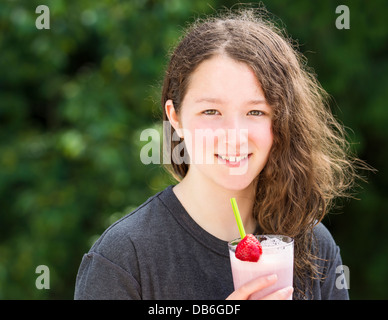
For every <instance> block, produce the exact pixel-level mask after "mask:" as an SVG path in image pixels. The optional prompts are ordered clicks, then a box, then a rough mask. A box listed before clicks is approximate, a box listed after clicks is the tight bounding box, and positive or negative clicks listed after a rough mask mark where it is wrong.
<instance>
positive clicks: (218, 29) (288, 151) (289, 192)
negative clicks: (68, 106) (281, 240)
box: [161, 8, 362, 298]
mask: <svg viewBox="0 0 388 320" xmlns="http://www.w3.org/2000/svg"><path fill="white" fill-rule="evenodd" d="M272 20H273V19H271V18H269V14H268V12H266V11H265V9H263V8H260V9H259V10H257V9H252V8H248V9H246V8H243V9H241V10H236V11H227V12H223V13H222V14H221V15H216V16H211V17H207V18H206V19H202V20H201V19H198V20H197V21H196V22H194V23H193V24H192V25H191V26H190V27H189V28H188V29H187V31H186V33H185V34H184V35H183V36H182V38H181V39H180V42H179V43H178V45H177V46H176V48H175V50H174V51H173V52H172V54H171V58H170V63H169V65H168V68H167V70H166V75H165V78H164V83H163V90H162V99H161V103H162V107H163V110H164V105H165V103H166V101H167V100H169V99H171V100H173V102H174V107H175V109H176V112H177V113H179V110H180V108H181V103H182V101H183V98H184V96H185V93H186V90H187V87H188V84H189V81H190V75H191V74H192V73H193V71H194V70H195V69H196V68H197V67H198V65H199V64H200V63H201V62H203V61H204V60H206V59H209V58H211V57H213V56H215V55H219V54H223V55H227V56H228V57H230V58H233V59H235V60H236V61H240V62H244V63H246V64H247V65H248V66H250V67H251V68H252V70H253V71H254V73H255V75H256V77H257V79H258V80H259V82H260V84H261V86H262V89H263V92H264V94H265V98H266V100H267V103H268V104H269V105H271V107H272V108H273V112H274V116H273V122H272V130H273V137H274V140H273V146H272V149H271V152H270V156H269V159H268V162H267V164H266V166H265V168H264V169H263V170H262V172H261V173H260V174H259V176H258V177H257V189H256V190H257V191H256V199H255V205H254V208H253V213H252V214H253V215H254V217H255V218H256V220H257V222H258V225H259V226H260V228H261V230H262V232H263V233H267V234H271V233H272V234H284V235H288V236H290V237H293V238H294V245H295V260H294V270H295V272H294V274H295V276H294V277H295V281H297V282H298V283H299V284H300V286H301V287H300V291H299V293H295V294H299V297H301V298H303V297H304V296H305V293H306V289H308V288H309V281H308V279H313V278H315V277H319V276H320V275H319V270H318V267H317V264H316V261H317V260H316V259H317V252H314V250H313V248H314V247H315V246H314V245H313V241H314V239H313V233H312V229H313V228H314V226H315V225H316V224H317V223H319V222H320V221H321V220H322V219H323V217H324V216H325V214H326V213H327V212H328V210H330V208H331V207H332V205H333V200H334V199H335V198H337V197H344V196H349V195H351V193H350V190H351V187H352V185H353V184H354V181H355V178H356V177H358V175H357V170H356V169H357V166H358V164H360V163H361V161H359V160H358V159H356V158H355V157H354V156H352V154H351V152H350V146H349V143H348V142H347V139H346V134H345V130H344V128H343V126H342V125H341V124H340V123H339V122H338V121H337V120H336V119H335V117H334V116H333V114H332V113H331V111H330V108H329V103H328V101H329V99H328V98H329V96H328V94H327V93H326V92H325V90H324V89H323V88H322V87H321V85H320V84H319V83H318V81H317V79H316V76H315V74H314V72H312V71H311V70H309V68H308V67H307V64H306V59H305V57H304V56H303V55H302V54H301V53H300V52H299V51H298V49H297V46H296V45H295V43H294V42H293V40H291V38H290V37H288V36H287V35H286V33H285V31H284V30H282V29H280V28H279V27H277V26H275V23H273V22H272ZM164 120H166V121H167V120H168V119H167V115H166V114H165V112H164ZM172 130H174V129H173V128H172ZM181 142H182V141H174V140H172V141H168V143H167V145H168V148H170V150H169V151H171V152H170V154H171V157H172V158H171V167H170V171H171V173H172V174H173V176H174V177H175V178H177V179H178V181H179V180H180V179H182V178H183V177H184V176H185V175H186V173H187V170H188V168H189V164H187V163H180V164H178V163H177V161H175V160H176V157H177V156H179V155H176V154H174V152H173V150H174V149H175V150H176V149H177V148H175V147H176V146H177V144H179V143H181ZM174 159H175V160H174ZM180 162H181V161H180ZM361 166H362V164H361ZM310 289H311V288H310Z"/></svg>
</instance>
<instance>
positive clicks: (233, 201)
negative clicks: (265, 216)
mask: <svg viewBox="0 0 388 320" xmlns="http://www.w3.org/2000/svg"><path fill="white" fill-rule="evenodd" d="M230 203H231V204H232V208H233V213H234V217H235V218H236V221H237V227H238V231H239V232H240V236H241V239H244V238H245V230H244V225H243V223H242V221H241V216H240V212H239V211H238V207H237V202H236V199H235V198H231V199H230Z"/></svg>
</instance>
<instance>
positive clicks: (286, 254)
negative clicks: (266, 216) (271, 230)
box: [229, 235, 294, 300]
mask: <svg viewBox="0 0 388 320" xmlns="http://www.w3.org/2000/svg"><path fill="white" fill-rule="evenodd" d="M257 237H258V239H259V241H260V242H261V245H262V248H263V253H262V255H261V256H260V259H259V261H257V262H249V261H241V260H239V259H237V258H236V256H235V249H236V246H237V244H238V242H239V240H240V239H237V240H234V241H232V242H230V243H229V254H230V262H231V266H232V273H233V283H234V288H235V289H238V288H239V287H241V286H242V285H243V284H245V283H246V282H248V281H250V280H253V279H255V278H257V277H262V276H268V275H271V274H277V276H278V280H277V282H276V283H275V284H274V285H272V286H270V287H268V288H266V289H263V290H261V291H260V292H258V293H256V294H254V295H252V296H251V299H254V300H258V299H261V298H262V297H265V296H267V295H269V294H270V293H272V292H275V291H277V290H279V289H282V288H285V287H288V286H292V279H293V265H294V241H293V240H292V239H291V238H289V237H286V236H277V235H265V236H257Z"/></svg>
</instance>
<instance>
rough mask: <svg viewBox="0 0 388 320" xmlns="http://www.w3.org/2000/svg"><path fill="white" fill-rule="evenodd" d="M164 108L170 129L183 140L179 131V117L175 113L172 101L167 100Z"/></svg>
mask: <svg viewBox="0 0 388 320" xmlns="http://www.w3.org/2000/svg"><path fill="white" fill-rule="evenodd" d="M164 108H165V110H166V115H167V118H168V120H169V121H170V123H171V125H172V127H173V128H174V129H175V131H176V133H177V134H178V136H179V137H180V138H183V135H182V134H181V130H180V122H179V117H178V114H177V113H176V111H175V108H174V103H173V102H172V100H167V101H166V104H165V105H164Z"/></svg>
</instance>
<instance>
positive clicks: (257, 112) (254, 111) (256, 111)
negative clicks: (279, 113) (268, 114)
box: [248, 110, 264, 116]
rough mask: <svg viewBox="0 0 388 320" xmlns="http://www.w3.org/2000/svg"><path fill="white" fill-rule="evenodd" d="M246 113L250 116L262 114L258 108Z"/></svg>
mask: <svg viewBox="0 0 388 320" xmlns="http://www.w3.org/2000/svg"><path fill="white" fill-rule="evenodd" d="M248 114H249V115H251V116H262V115H264V112H263V111H260V110H251V111H249V112H248Z"/></svg>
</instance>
